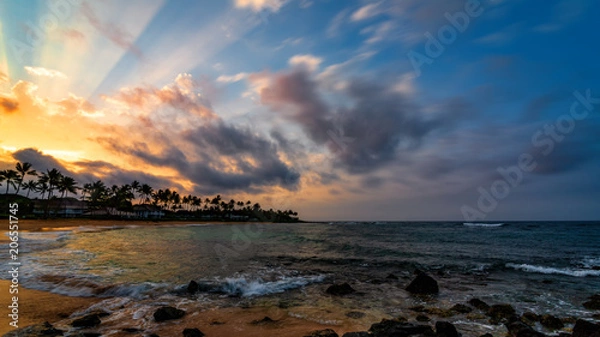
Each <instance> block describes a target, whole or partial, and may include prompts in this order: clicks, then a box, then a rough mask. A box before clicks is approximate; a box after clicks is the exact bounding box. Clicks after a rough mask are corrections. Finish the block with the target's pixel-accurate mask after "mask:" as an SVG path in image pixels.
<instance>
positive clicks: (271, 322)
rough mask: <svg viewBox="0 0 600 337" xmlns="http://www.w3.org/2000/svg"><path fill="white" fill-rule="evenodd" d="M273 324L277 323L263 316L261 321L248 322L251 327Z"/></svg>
mask: <svg viewBox="0 0 600 337" xmlns="http://www.w3.org/2000/svg"><path fill="white" fill-rule="evenodd" d="M273 323H277V321H276V320H274V319H272V318H271V317H269V316H265V317H264V318H263V319H256V320H254V321H252V322H250V324H252V325H266V324H273Z"/></svg>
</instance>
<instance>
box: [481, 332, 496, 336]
mask: <svg viewBox="0 0 600 337" xmlns="http://www.w3.org/2000/svg"><path fill="white" fill-rule="evenodd" d="M479 337H494V335H492V334H491V333H489V332H488V333H484V334H483V335H481V336H479Z"/></svg>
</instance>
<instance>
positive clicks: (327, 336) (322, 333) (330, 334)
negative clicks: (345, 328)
mask: <svg viewBox="0 0 600 337" xmlns="http://www.w3.org/2000/svg"><path fill="white" fill-rule="evenodd" d="M304 337H340V336H339V335H338V334H337V333H336V332H335V331H333V330H331V329H325V330H317V331H313V332H311V333H310V334H308V335H305V336H304Z"/></svg>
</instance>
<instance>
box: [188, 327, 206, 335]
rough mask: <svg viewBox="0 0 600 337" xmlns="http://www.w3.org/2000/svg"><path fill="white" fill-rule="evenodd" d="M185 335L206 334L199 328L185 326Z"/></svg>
mask: <svg viewBox="0 0 600 337" xmlns="http://www.w3.org/2000/svg"><path fill="white" fill-rule="evenodd" d="M183 337H204V334H203V333H202V331H200V330H198V328H185V329H183Z"/></svg>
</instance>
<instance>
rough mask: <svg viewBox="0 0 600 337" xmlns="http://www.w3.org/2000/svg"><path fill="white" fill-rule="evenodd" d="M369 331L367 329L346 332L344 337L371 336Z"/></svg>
mask: <svg viewBox="0 0 600 337" xmlns="http://www.w3.org/2000/svg"><path fill="white" fill-rule="evenodd" d="M369 336H370V335H369V333H368V332H366V331H360V332H346V333H345V334H344V335H343V336H342V337H369Z"/></svg>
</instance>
